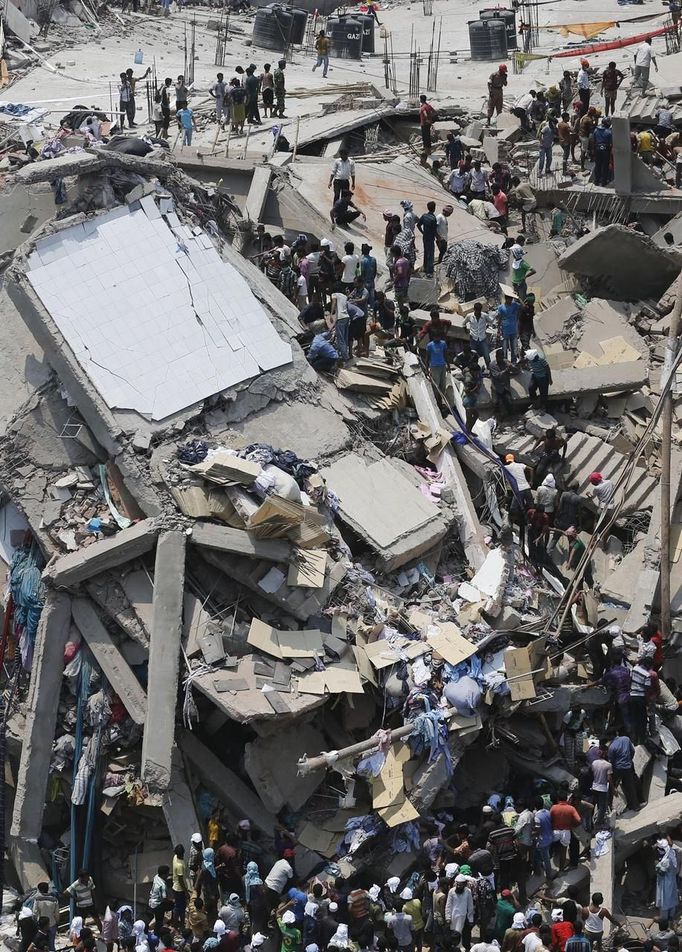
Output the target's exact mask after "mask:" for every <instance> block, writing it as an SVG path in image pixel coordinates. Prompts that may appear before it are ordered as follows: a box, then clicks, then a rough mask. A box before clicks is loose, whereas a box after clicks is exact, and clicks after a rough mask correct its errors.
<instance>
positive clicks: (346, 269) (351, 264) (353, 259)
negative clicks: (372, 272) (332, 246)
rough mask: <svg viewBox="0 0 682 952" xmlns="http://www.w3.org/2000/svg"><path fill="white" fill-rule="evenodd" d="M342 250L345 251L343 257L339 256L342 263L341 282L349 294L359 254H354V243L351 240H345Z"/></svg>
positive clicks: (358, 261) (356, 270)
mask: <svg viewBox="0 0 682 952" xmlns="http://www.w3.org/2000/svg"><path fill="white" fill-rule="evenodd" d="M343 250H344V251H345V254H344V256H343V258H341V264H342V265H343V274H342V275H341V284H342V285H343V287H344V290H345V291H346V294H350V292H351V291H352V290H353V284H354V282H355V276H356V274H357V272H358V265H359V264H360V255H356V254H355V245H354V244H353V242H352V241H347V242H346V244H345V245H344V246H343Z"/></svg>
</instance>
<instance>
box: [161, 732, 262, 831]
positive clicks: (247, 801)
mask: <svg viewBox="0 0 682 952" xmlns="http://www.w3.org/2000/svg"><path fill="white" fill-rule="evenodd" d="M178 745H179V747H180V750H181V751H182V753H183V754H184V756H185V757H186V758H187V760H188V761H189V762H190V763H191V764H192V766H193V767H194V770H195V771H196V773H197V776H198V778H199V779H200V781H201V783H202V784H203V785H204V786H205V787H206V789H207V790H209V791H210V792H211V793H212V794H213V796H214V797H217V798H218V800H220V802H221V803H224V804H225V806H227V807H228V808H229V809H230V810H231V811H232V812H233V813H234V815H235V819H237V820H250V821H251V823H252V824H253V825H254V826H255V827H256V828H257V829H259V830H260V831H261V833H264V834H265V835H266V836H272V834H273V831H274V829H275V827H276V826H277V817H276V816H275V814H274V813H270V812H269V811H268V810H267V809H266V807H265V806H264V805H263V803H262V801H261V800H260V799H259V797H258V796H257V795H256V794H255V793H254V792H253V790H250V789H249V788H248V787H247V786H246V784H245V783H244V781H243V780H241V779H240V778H239V777H238V776H237V774H236V773H234V772H233V771H232V770H230V768H229V767H226V766H225V764H223V763H222V762H221V761H220V760H219V759H218V758H217V757H216V755H215V754H214V753H212V752H211V751H210V750H209V749H208V747H206V746H205V745H204V744H202V743H201V741H200V740H198V738H196V737H195V736H194V734H192V733H190V731H185V730H183V731H180V732H179V735H178Z"/></svg>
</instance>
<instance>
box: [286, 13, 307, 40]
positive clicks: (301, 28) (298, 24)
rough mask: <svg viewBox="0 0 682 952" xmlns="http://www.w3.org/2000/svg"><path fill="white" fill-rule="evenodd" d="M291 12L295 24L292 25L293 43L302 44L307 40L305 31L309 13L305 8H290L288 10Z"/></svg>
mask: <svg viewBox="0 0 682 952" xmlns="http://www.w3.org/2000/svg"><path fill="white" fill-rule="evenodd" d="M288 12H289V13H291V15H292V17H293V18H294V22H293V25H292V27H291V40H290V42H291V43H295V44H296V46H300V45H301V43H303V41H304V40H305V31H306V27H307V25H308V14H307V12H306V11H305V10H298V9H297V10H294V9H290V10H289V11H288Z"/></svg>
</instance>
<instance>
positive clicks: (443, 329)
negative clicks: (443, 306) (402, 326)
mask: <svg viewBox="0 0 682 952" xmlns="http://www.w3.org/2000/svg"><path fill="white" fill-rule="evenodd" d="M429 315H430V317H431V320H429V321H427V322H426V324H424V326H423V327H422V329H421V330H420V331H419V340H423V339H424V338H425V337H426V336H427V335H428V338H429V340H445V339H446V338H447V334H448V330H449V329H450V328H451V327H452V321H449V320H448V319H447V318H446V317H441V316H440V311H439V310H438V308H437V307H434V308H431V310H430V311H429Z"/></svg>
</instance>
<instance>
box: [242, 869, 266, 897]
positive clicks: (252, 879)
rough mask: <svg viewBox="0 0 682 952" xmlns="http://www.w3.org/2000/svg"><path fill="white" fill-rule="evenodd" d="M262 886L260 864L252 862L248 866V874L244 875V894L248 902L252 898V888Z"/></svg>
mask: <svg viewBox="0 0 682 952" xmlns="http://www.w3.org/2000/svg"><path fill="white" fill-rule="evenodd" d="M262 885H263V880H262V879H261V878H260V870H259V869H258V863H254V861H253V860H251V862H250V863H248V864H247V866H246V873H245V874H244V893H245V895H246V901H247V902H248V901H249V899H250V898H251V887H252V886H262Z"/></svg>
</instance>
